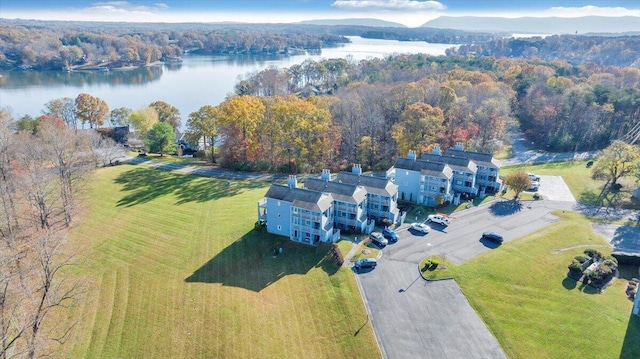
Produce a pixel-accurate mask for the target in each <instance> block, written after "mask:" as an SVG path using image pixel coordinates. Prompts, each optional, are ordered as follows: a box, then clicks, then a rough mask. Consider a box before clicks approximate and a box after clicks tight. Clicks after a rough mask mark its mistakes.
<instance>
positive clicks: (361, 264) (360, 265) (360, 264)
mask: <svg viewBox="0 0 640 359" xmlns="http://www.w3.org/2000/svg"><path fill="white" fill-rule="evenodd" d="M376 265H378V262H376V259H375V258H363V259H360V260H358V261H356V262H355V263H354V265H353V266H354V267H356V269H365V268H375V267H376Z"/></svg>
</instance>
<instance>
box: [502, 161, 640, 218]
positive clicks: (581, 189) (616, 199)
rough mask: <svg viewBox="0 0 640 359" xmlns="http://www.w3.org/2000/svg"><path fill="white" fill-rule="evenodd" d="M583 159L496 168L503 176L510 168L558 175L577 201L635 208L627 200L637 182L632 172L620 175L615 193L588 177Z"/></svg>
mask: <svg viewBox="0 0 640 359" xmlns="http://www.w3.org/2000/svg"><path fill="white" fill-rule="evenodd" d="M586 164H587V161H571V162H551V163H544V164H539V165H519V166H509V167H503V168H501V169H500V175H501V176H506V175H508V174H509V173H511V172H513V171H524V172H533V173H535V174H538V175H555V176H562V178H563V179H564V182H565V183H566V184H567V186H568V187H569V189H570V190H571V194H573V197H574V198H575V199H576V200H577V201H578V202H581V203H584V204H591V205H598V206H609V205H611V206H614V207H622V208H635V209H638V208H640V207H639V204H638V203H633V202H631V200H630V199H631V195H632V194H633V189H634V188H635V187H636V186H637V185H636V184H635V182H634V180H635V178H634V177H633V176H630V177H625V178H622V179H621V180H620V181H619V183H620V184H622V185H623V187H622V189H621V190H620V191H619V192H618V193H611V192H609V191H603V188H604V185H605V181H603V180H594V179H592V178H591V169H590V168H587V166H586Z"/></svg>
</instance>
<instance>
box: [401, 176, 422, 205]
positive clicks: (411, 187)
mask: <svg viewBox="0 0 640 359" xmlns="http://www.w3.org/2000/svg"><path fill="white" fill-rule="evenodd" d="M395 172H396V177H395V178H396V184H397V185H398V198H399V199H401V200H404V201H409V202H417V201H418V198H419V196H420V177H421V176H420V173H419V172H416V171H409V170H404V169H400V168H397V169H396V171H395Z"/></svg>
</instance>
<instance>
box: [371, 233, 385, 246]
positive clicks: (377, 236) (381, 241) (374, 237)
mask: <svg viewBox="0 0 640 359" xmlns="http://www.w3.org/2000/svg"><path fill="white" fill-rule="evenodd" d="M369 239H370V240H371V243H373V244H375V245H377V246H378V247H384V246H386V245H387V244H389V241H387V240H386V238H384V236H383V235H382V233H380V232H372V233H371V234H370V235H369Z"/></svg>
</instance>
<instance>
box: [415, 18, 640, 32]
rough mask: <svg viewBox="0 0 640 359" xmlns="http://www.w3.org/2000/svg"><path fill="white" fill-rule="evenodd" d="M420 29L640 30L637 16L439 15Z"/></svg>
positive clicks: (526, 30) (639, 21)
mask: <svg viewBox="0 0 640 359" xmlns="http://www.w3.org/2000/svg"><path fill="white" fill-rule="evenodd" d="M422 27H432V28H438V29H457V30H467V31H501V32H510V33H533V34H574V33H576V32H577V33H578V34H585V33H625V32H637V31H640V17H637V16H624V17H605V16H584V17H576V18H560V17H545V18H542V17H520V18H503V17H479V16H460V17H454V16H441V17H439V18H437V19H433V20H431V21H428V22H426V23H424V24H423V25H422Z"/></svg>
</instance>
